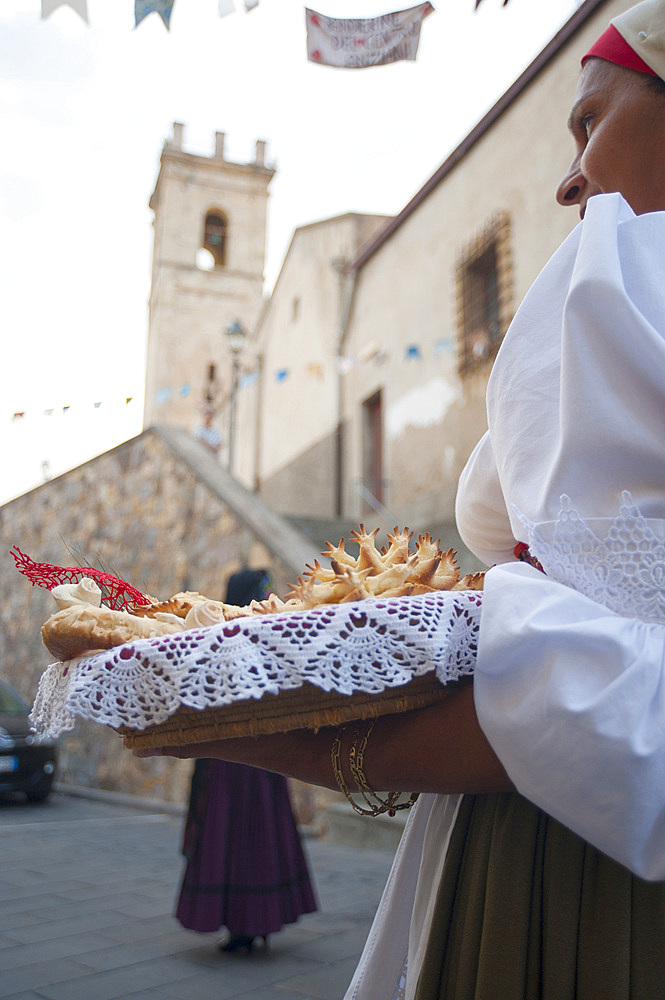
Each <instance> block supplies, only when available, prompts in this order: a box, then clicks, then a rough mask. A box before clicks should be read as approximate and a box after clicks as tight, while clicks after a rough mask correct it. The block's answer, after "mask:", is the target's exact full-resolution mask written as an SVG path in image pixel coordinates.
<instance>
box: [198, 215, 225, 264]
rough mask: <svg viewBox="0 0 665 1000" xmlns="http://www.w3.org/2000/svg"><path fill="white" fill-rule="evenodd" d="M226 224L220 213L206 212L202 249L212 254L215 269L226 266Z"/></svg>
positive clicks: (223, 216)
mask: <svg viewBox="0 0 665 1000" xmlns="http://www.w3.org/2000/svg"><path fill="white" fill-rule="evenodd" d="M227 243H228V222H227V219H226V216H225V215H224V214H223V213H222V212H208V214H207V215H206V220H205V229H204V233H203V247H204V249H205V250H207V251H208V252H209V253H211V254H212V257H213V260H214V262H215V267H223V266H224V265H225V264H226V257H227Z"/></svg>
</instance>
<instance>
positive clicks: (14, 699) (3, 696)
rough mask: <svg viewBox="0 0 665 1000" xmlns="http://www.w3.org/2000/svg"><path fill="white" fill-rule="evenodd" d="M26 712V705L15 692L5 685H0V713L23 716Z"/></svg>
mask: <svg viewBox="0 0 665 1000" xmlns="http://www.w3.org/2000/svg"><path fill="white" fill-rule="evenodd" d="M27 710H28V708H27V705H26V704H25V702H24V701H23V699H22V698H21V697H19V695H17V693H16V691H14V690H13V689H12V688H10V687H9V685H7V684H0V712H9V713H10V714H12V715H14V714H16V715H18V714H21V715H23V714H24V713H25V712H26V711H27Z"/></svg>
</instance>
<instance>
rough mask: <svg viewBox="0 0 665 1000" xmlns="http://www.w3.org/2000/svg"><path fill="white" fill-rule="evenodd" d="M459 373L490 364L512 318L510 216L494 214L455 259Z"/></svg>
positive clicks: (462, 373) (469, 371) (467, 372)
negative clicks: (456, 260)
mask: <svg viewBox="0 0 665 1000" xmlns="http://www.w3.org/2000/svg"><path fill="white" fill-rule="evenodd" d="M456 270H457V329H458V338H459V352H458V357H459V372H460V375H467V374H470V373H471V372H473V371H477V370H479V369H483V368H489V367H490V366H491V364H492V361H493V360H494V358H495V356H496V352H497V351H498V349H499V344H500V343H501V341H502V339H503V336H504V334H505V332H506V330H507V329H508V324H509V323H510V320H511V319H512V298H513V272H512V257H511V250H510V220H509V218H508V215H507V214H506V213H504V212H501V213H498V214H497V215H495V216H493V217H492V219H491V220H490V222H489V223H488V225H487V226H485V228H484V229H483V230H482V232H481V233H480V234H479V235H478V236H476V237H475V239H473V240H472V241H471V243H470V244H469V245H468V246H467V247H465V249H464V250H463V251H462V253H461V254H460V256H459V258H458V262H457V269H456Z"/></svg>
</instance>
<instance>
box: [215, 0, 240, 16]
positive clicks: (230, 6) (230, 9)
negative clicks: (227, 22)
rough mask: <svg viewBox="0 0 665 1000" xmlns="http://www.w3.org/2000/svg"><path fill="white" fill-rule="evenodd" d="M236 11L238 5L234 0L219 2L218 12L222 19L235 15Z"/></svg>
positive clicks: (221, 0)
mask: <svg viewBox="0 0 665 1000" xmlns="http://www.w3.org/2000/svg"><path fill="white" fill-rule="evenodd" d="M235 9H236V5H235V4H234V2H233V0H219V3H218V5H217V10H218V13H219V16H220V17H226V15H227V14H233V13H234V11H235Z"/></svg>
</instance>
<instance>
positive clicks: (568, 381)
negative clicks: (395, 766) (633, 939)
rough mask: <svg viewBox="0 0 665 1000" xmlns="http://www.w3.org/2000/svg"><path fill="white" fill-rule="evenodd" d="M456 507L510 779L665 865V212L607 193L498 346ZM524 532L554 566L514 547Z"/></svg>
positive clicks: (631, 852)
mask: <svg viewBox="0 0 665 1000" xmlns="http://www.w3.org/2000/svg"><path fill="white" fill-rule="evenodd" d="M487 408H488V427H489V430H488V432H487V434H486V435H485V436H484V437H483V438H482V440H481V441H480V443H479V444H478V446H477V447H476V449H475V451H474V453H473V454H472V456H471V458H470V460H469V462H468V464H467V467H466V469H465V470H464V473H463V475H462V478H461V480H460V486H459V491H458V497H457V520H458V525H459V528H460V532H461V534H462V537H463V538H464V540H465V542H466V544H467V545H468V546H469V547H470V548H471V550H472V551H474V552H475V553H476V554H477V555H478V556H479V557H480V558H482V559H484V560H485V561H486V562H487V563H488V564H493V563H497V564H498V565H496V566H494V567H493V568H492V569H491V570H490V571H489V572H488V573H487V575H486V579H485V593H484V595H483V611H482V618H481V629H480V645H479V652H478V663H477V667H476V674H475V685H474V689H475V698H476V708H477V711H478V716H479V719H480V722H481V725H482V727H483V729H484V731H485V733H486V734H487V736H488V738H489V740H490V742H491V743H492V746H493V747H494V749H495V751H496V753H497V754H498V756H499V757H500V759H501V761H502V763H503V764H504V766H505V767H506V770H507V771H508V773H509V775H510V777H511V778H512V780H513V781H514V782H515V785H516V787H517V788H518V790H519V791H520V792H522V794H524V795H525V796H526V797H527V798H529V799H530V800H531V801H533V802H535V803H536V804H537V805H539V806H540V807H541V808H543V809H544V810H545V811H546V812H548V813H549V814H550V815H552V816H554V817H555V818H556V819H558V820H560V821H561V822H562V823H564V824H565V825H567V826H568V827H570V828H571V829H572V830H574V831H575V832H576V833H578V834H580V835H581V836H582V837H584V838H585V839H586V840H588V841H589V842H590V843H592V844H594V845H595V846H596V847H597V848H599V849H600V850H602V851H604V852H605V853H607V854H608V855H610V856H611V857H613V858H615V859H616V860H618V861H620V862H621V863H622V864H624V865H626V866H627V867H629V868H630V869H631V870H632V871H633V872H635V873H636V874H638V875H641V876H642V877H644V878H648V879H664V878H665V672H664V670H663V658H664V654H665V543H664V541H663V540H664V539H665V443H664V442H665V213H662V212H658V213H652V214H648V215H641V216H635V215H634V213H633V212H632V211H631V209H630V208H629V206H628V205H627V204H626V203H625V201H624V200H623V199H622V198H621V196H620V195H618V194H610V195H598V196H596V197H594V198H592V199H591V200H590V201H589V203H588V205H587V211H586V215H585V218H584V221H583V222H582V223H580V225H579V226H577V227H576V229H575V230H574V231H573V232H572V233H571V234H570V236H569V237H568V238H567V240H566V241H565V242H564V243H563V244H562V246H561V247H560V248H559V250H558V251H557V252H556V253H555V254H554V256H553V257H552V258H551V260H550V261H549V263H548V264H547V265H546V267H545V268H544V269H543V271H542V272H541V274H540V276H539V277H538V279H537V280H536V282H535V283H534V285H533V286H532V288H531V290H530V292H529V293H528V295H527V296H526V298H525V300H524V302H523V304H522V306H521V307H520V309H519V311H518V313H517V315H516V317H515V319H514V321H513V323H512V325H511V327H510V330H509V331H508V334H507V335H506V338H505V341H504V343H503V345H502V347H501V349H500V351H499V354H498V356H497V360H496V362H495V365H494V368H493V371H492V375H491V378H490V382H489V386H488V393H487ZM518 540H519V541H525V542H527V543H528V544H529V545H530V548H531V550H532V552H533V554H534V555H535V556H536V557H537V558H538V559H539V560H540V562H541V563H542V564H543V567H544V569H545V571H546V574H547V575H546V576H545V575H543V574H542V573H540V572H539V571H538V570H536V569H533V568H532V567H530V566H527V565H525V564H523V563H515V562H514V556H513V547H514V545H515V543H516V541H518Z"/></svg>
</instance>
